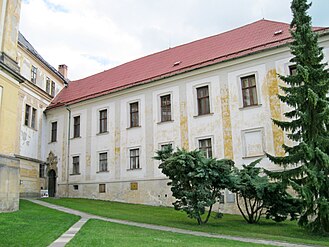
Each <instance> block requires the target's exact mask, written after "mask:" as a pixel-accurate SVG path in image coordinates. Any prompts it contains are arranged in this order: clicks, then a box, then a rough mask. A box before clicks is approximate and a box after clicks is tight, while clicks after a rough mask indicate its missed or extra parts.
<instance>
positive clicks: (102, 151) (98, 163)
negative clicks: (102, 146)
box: [97, 150, 110, 173]
mask: <svg viewBox="0 0 329 247" xmlns="http://www.w3.org/2000/svg"><path fill="white" fill-rule="evenodd" d="M102 153H106V154H107V155H106V158H107V166H106V168H107V169H106V171H101V170H100V169H99V167H100V160H99V158H100V154H102ZM109 153H110V152H109V150H101V151H98V152H97V173H102V172H109V170H110V169H109Z"/></svg>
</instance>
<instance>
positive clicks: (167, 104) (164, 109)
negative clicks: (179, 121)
mask: <svg viewBox="0 0 329 247" xmlns="http://www.w3.org/2000/svg"><path fill="white" fill-rule="evenodd" d="M160 102H161V122H166V121H171V99H170V94H168V95H164V96H161V97H160Z"/></svg>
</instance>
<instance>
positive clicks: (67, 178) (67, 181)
mask: <svg viewBox="0 0 329 247" xmlns="http://www.w3.org/2000/svg"><path fill="white" fill-rule="evenodd" d="M66 110H67V111H68V112H69V127H68V133H67V161H66V191H67V197H69V178H70V132H71V108H70V107H69V106H68V105H66Z"/></svg>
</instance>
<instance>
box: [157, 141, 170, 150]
mask: <svg viewBox="0 0 329 247" xmlns="http://www.w3.org/2000/svg"><path fill="white" fill-rule="evenodd" d="M169 148H170V149H172V143H166V144H161V146H160V149H161V150H165V149H169Z"/></svg>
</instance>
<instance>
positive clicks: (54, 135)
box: [51, 122, 57, 142]
mask: <svg viewBox="0 0 329 247" xmlns="http://www.w3.org/2000/svg"><path fill="white" fill-rule="evenodd" d="M55 141H57V122H52V123H51V142H55Z"/></svg>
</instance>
